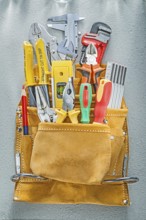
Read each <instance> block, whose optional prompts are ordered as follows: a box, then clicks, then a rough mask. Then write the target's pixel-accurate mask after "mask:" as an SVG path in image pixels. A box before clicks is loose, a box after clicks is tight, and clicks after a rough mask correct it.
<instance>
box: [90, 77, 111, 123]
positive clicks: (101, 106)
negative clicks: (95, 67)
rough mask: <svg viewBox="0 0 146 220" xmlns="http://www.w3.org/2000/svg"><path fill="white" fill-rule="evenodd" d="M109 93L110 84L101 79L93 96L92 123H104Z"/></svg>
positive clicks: (108, 81)
mask: <svg viewBox="0 0 146 220" xmlns="http://www.w3.org/2000/svg"><path fill="white" fill-rule="evenodd" d="M111 92H112V82H111V81H110V80H107V79H101V80H100V83H99V87H98V89H97V92H96V96H95V108H94V123H103V122H104V117H105V114H106V109H107V106H108V103H109V101H110V97H111Z"/></svg>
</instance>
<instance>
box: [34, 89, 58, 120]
mask: <svg viewBox="0 0 146 220" xmlns="http://www.w3.org/2000/svg"><path fill="white" fill-rule="evenodd" d="M35 93H36V104H37V113H38V116H39V119H40V121H41V122H56V119H57V115H56V112H55V111H54V110H53V109H51V108H49V106H48V104H47V102H46V99H45V97H44V94H43V90H42V89H41V88H40V86H35Z"/></svg>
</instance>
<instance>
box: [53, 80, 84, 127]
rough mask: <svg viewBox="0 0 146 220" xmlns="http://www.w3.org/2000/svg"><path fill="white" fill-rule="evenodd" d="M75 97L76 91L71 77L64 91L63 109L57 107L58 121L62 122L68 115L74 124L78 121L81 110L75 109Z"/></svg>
mask: <svg viewBox="0 0 146 220" xmlns="http://www.w3.org/2000/svg"><path fill="white" fill-rule="evenodd" d="M74 99H75V93H74V88H73V85H72V79H71V78H69V80H68V83H67V84H66V86H65V88H64V91H63V104H62V109H60V110H58V109H56V112H57V115H58V118H57V120H56V123H62V122H63V121H64V120H65V118H66V117H67V116H68V117H69V119H70V121H71V122H72V123H73V124H77V123H78V115H79V113H80V110H75V109H74Z"/></svg>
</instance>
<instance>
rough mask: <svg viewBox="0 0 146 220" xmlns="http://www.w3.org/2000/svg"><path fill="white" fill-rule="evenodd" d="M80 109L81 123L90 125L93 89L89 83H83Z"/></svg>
mask: <svg viewBox="0 0 146 220" xmlns="http://www.w3.org/2000/svg"><path fill="white" fill-rule="evenodd" d="M79 100H80V107H81V123H85V124H88V123H89V122H90V106H91V102H92V88H91V84H89V83H82V84H81V86H80V95H79Z"/></svg>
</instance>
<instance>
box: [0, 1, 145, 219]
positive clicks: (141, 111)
mask: <svg viewBox="0 0 146 220" xmlns="http://www.w3.org/2000/svg"><path fill="white" fill-rule="evenodd" d="M67 12H72V13H74V12H76V13H78V14H79V15H80V16H85V17H86V20H85V21H84V22H82V23H80V25H79V27H80V30H81V31H82V33H84V32H87V31H89V30H90V27H91V25H92V23H93V22H96V21H103V22H105V23H107V24H109V25H110V26H111V27H112V30H113V33H112V38H111V40H110V44H109V46H108V50H107V52H106V54H105V56H104V62H107V61H108V60H114V61H117V62H120V63H122V64H125V65H127V67H128V73H127V78H126V88H125V98H126V102H127V105H128V107H129V118H128V120H129V136H130V151H131V153H130V163H129V175H133V176H136V175H137V176H138V177H139V178H140V182H139V183H137V184H134V185H130V186H129V190H130V196H131V201H132V204H131V206H130V207H129V208H125V207H104V206H95V205H34V204H26V203H16V202H15V203H14V202H13V201H12V199H13V189H14V184H13V183H12V182H11V181H10V176H11V175H12V174H14V172H15V171H14V158H13V146H14V133H15V109H16V106H17V103H18V100H19V98H20V93H21V85H22V83H23V81H24V74H23V49H22V42H23V41H24V40H27V38H28V31H29V27H30V24H31V23H33V22H35V21H37V22H40V23H42V24H46V20H47V18H48V17H49V16H55V15H61V14H65V13H67ZM0 33H1V34H0V89H1V91H0V219H2V220H6V219H49V220H51V219H56V220H60V219H70V220H71V219H72V220H75V219H79V220H82V219H83V220H85V219H101V220H102V219H103V220H105V219H108V220H113V219H117V220H125V219H126V220H137V219H139V220H145V219H146V207H145V206H146V174H145V173H146V172H145V167H146V145H145V143H146V123H145V122H146V94H145V91H146V1H144V0H90V1H89V0H72V3H71V4H70V5H68V6H63V7H60V8H59V6H58V5H57V4H55V3H54V2H53V0H0ZM52 33H54V34H56V33H57V31H54V32H52ZM57 36H58V37H59V34H57Z"/></svg>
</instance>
